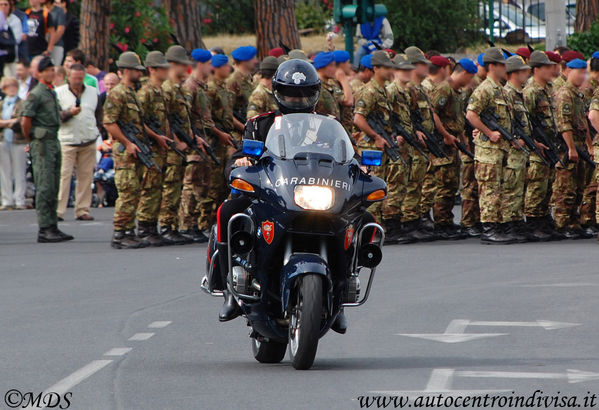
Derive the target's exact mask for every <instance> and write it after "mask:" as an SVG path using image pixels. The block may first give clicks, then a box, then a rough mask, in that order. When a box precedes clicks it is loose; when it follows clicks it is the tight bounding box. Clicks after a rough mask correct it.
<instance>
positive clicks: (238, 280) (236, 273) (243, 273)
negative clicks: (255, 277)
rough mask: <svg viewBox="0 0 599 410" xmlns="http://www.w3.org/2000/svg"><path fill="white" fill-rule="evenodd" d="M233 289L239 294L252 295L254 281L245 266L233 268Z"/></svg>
mask: <svg viewBox="0 0 599 410" xmlns="http://www.w3.org/2000/svg"><path fill="white" fill-rule="evenodd" d="M232 274H233V287H234V288H235V290H236V291H237V293H241V294H245V295H247V294H250V293H251V286H252V280H251V276H250V273H249V272H248V271H247V270H245V268H244V267H243V266H233V271H232Z"/></svg>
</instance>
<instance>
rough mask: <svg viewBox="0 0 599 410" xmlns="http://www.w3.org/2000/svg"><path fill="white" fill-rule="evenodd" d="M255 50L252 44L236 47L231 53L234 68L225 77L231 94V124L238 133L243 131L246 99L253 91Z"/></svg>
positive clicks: (255, 62)
mask: <svg viewBox="0 0 599 410" xmlns="http://www.w3.org/2000/svg"><path fill="white" fill-rule="evenodd" d="M257 52H258V50H256V47H254V46H244V47H238V48H236V49H235V50H233V52H232V53H231V56H232V57H233V63H234V65H235V70H234V71H233V74H231V76H230V77H229V78H227V81H226V86H227V90H229V91H230V92H231V94H232V95H233V124H234V126H235V130H236V131H237V132H238V135H241V132H243V127H244V125H245V122H246V119H247V118H246V114H247V110H248V101H249V99H250V95H252V91H254V84H253V79H252V74H253V72H254V70H255V69H256V65H257V64H258V59H257V58H256V53H257Z"/></svg>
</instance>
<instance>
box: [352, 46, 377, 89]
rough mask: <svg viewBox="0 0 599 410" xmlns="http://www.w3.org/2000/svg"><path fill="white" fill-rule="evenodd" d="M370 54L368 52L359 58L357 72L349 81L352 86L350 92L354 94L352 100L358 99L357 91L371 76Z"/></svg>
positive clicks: (372, 72) (372, 73)
mask: <svg viewBox="0 0 599 410" xmlns="http://www.w3.org/2000/svg"><path fill="white" fill-rule="evenodd" d="M371 60H372V54H368V55H367V56H364V57H362V58H361V59H360V66H359V68H358V74H356V76H355V77H354V78H352V80H351V81H350V82H349V85H350V86H351V88H352V92H353V94H354V100H355V101H357V100H358V93H359V92H360V90H361V89H362V87H363V86H364V84H366V83H368V82H369V81H370V79H371V78H372V76H373V75H374V71H372V63H371Z"/></svg>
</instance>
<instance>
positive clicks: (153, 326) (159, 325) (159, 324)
mask: <svg viewBox="0 0 599 410" xmlns="http://www.w3.org/2000/svg"><path fill="white" fill-rule="evenodd" d="M171 323H173V322H171V321H170V320H163V321H157V322H152V323H150V324H149V325H148V327H149V328H151V329H162V328H164V327H167V326H168V325H170V324H171Z"/></svg>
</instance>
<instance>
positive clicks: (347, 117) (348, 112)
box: [328, 78, 354, 135]
mask: <svg viewBox="0 0 599 410" xmlns="http://www.w3.org/2000/svg"><path fill="white" fill-rule="evenodd" d="M328 82H329V83H330V84H331V85H332V86H333V87H334V89H335V99H336V100H337V104H339V122H341V125H343V128H345V130H346V131H347V133H348V134H350V135H351V132H352V129H353V126H354V113H353V107H348V106H345V105H343V87H342V86H341V83H340V82H339V81H337V80H336V79H334V78H331V79H329V81H328Z"/></svg>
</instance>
